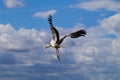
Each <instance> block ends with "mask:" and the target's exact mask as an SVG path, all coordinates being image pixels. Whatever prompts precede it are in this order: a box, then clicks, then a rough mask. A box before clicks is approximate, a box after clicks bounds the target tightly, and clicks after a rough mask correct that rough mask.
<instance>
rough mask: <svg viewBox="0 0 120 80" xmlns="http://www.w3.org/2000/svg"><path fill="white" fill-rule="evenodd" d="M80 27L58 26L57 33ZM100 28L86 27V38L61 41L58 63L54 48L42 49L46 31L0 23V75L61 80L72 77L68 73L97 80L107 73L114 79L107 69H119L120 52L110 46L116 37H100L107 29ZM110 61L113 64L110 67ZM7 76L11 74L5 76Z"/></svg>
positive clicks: (113, 43) (47, 40)
mask: <svg viewBox="0 0 120 80" xmlns="http://www.w3.org/2000/svg"><path fill="white" fill-rule="evenodd" d="M81 27H83V25H77V27H76V26H75V27H74V28H71V29H66V30H64V29H61V31H60V34H61V32H62V34H66V31H67V32H68V33H69V32H71V31H73V30H76V29H77V30H78V29H81ZM100 27H101V26H96V27H92V28H88V29H85V30H87V35H86V37H81V38H78V39H71V38H67V39H65V41H64V42H63V43H62V46H64V47H65V48H62V49H60V56H61V62H58V61H57V58H56V54H55V50H54V49H52V48H49V49H46V50H45V49H44V46H45V45H46V44H47V43H48V42H49V40H50V35H49V34H50V33H49V32H47V31H45V30H40V31H38V30H36V29H23V28H22V29H19V30H15V29H14V27H13V26H12V25H10V24H6V25H4V24H0V58H1V59H0V70H1V69H2V70H3V71H4V73H2V71H1V73H0V75H1V74H2V75H3V76H2V77H3V79H7V78H8V79H11V80H14V79H18V78H20V79H21V78H22V79H23V80H29V79H52V80H53V79H56V78H59V77H60V79H61V80H63V79H71V75H72V76H73V75H74V77H75V75H79V76H80V79H81V77H82V79H83V80H84V79H90V80H92V79H94V80H96V79H98V78H101V77H100V75H102V78H103V79H104V80H106V79H108V77H109V76H112V77H111V78H110V79H114V78H115V77H114V75H113V74H111V73H110V74H109V73H108V72H117V69H118V70H119V65H120V64H118V62H119V59H118V58H117V59H116V58H115V57H116V55H117V56H119V55H118V54H113V53H112V48H113V45H116V47H117V43H116V42H113V41H114V40H115V39H111V38H105V37H104V38H102V37H101V36H103V35H106V32H104V31H102V29H100ZM58 29H59V28H58ZM96 32H97V33H96ZM102 32H103V33H105V34H103V33H102ZM92 35H95V36H92ZM96 35H97V36H96ZM116 47H114V48H116ZM7 58H8V60H7ZM11 58H12V59H11ZM9 60H10V61H9ZM8 61H9V62H8ZM12 62H13V63H12ZM10 64H11V66H10ZM111 64H112V65H115V66H112V67H111ZM16 69H17V71H16ZM8 70H9V72H8ZM28 72H32V74H28ZM71 72H72V73H71ZM94 73H96V75H94ZM106 73H107V74H106ZM12 74H13V75H14V76H13V75H12ZM116 74H117V73H115V75H116ZM6 75H11V76H12V77H10V76H8V77H4V76H6ZM63 75H64V76H63ZM108 75H109V76H108ZM16 76H17V78H16ZM19 76H20V77H19ZM46 76H47V77H46ZM79 76H76V77H77V78H78V77H79ZM107 76H108V77H107ZM117 78H118V77H117ZM1 79H2V78H1ZM72 79H73V78H72Z"/></svg>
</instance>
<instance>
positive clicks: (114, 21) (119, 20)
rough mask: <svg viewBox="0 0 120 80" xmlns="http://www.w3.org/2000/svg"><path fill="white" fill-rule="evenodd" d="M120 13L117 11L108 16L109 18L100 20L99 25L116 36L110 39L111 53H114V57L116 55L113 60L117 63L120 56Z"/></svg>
mask: <svg viewBox="0 0 120 80" xmlns="http://www.w3.org/2000/svg"><path fill="white" fill-rule="evenodd" d="M119 25H120V13H117V14H115V15H113V16H110V17H109V18H106V19H104V20H102V21H101V23H100V26H101V27H103V28H104V29H106V31H107V32H108V33H109V34H114V35H115V36H116V37H117V38H116V39H114V40H113V41H112V53H113V54H114V57H116V58H115V59H114V60H115V61H116V62H118V63H119V61H120V59H119V58H118V57H120V55H119V53H120V49H119V47H120V27H119Z"/></svg>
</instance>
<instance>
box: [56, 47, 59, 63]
mask: <svg viewBox="0 0 120 80" xmlns="http://www.w3.org/2000/svg"><path fill="white" fill-rule="evenodd" d="M56 55H57V59H58V60H59V61H60V54H59V50H58V49H56Z"/></svg>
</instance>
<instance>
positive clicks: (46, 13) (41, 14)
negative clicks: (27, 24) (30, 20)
mask: <svg viewBox="0 0 120 80" xmlns="http://www.w3.org/2000/svg"><path fill="white" fill-rule="evenodd" d="M55 13H56V10H54V9H52V10H49V11H45V12H36V13H35V14H34V15H33V16H34V17H41V18H44V19H45V18H48V16H49V15H54V14H55Z"/></svg>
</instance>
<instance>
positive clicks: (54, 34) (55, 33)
mask: <svg viewBox="0 0 120 80" xmlns="http://www.w3.org/2000/svg"><path fill="white" fill-rule="evenodd" d="M48 21H49V24H50V29H51V32H52V40H54V41H55V42H58V41H59V32H58V30H57V29H56V28H55V27H54V26H53V24H52V16H51V15H49V17H48Z"/></svg>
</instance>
